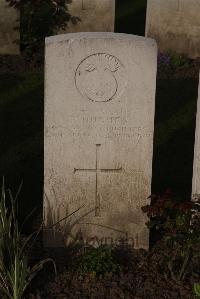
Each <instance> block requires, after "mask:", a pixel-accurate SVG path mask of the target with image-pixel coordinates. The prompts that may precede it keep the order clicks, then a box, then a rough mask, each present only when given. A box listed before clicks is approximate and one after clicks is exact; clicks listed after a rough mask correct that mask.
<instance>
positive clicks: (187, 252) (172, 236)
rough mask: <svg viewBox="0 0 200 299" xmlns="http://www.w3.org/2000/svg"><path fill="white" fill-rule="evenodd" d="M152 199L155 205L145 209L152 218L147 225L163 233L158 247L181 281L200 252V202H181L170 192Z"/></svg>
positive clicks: (172, 274) (154, 196)
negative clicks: (194, 257) (190, 263)
mask: <svg viewBox="0 0 200 299" xmlns="http://www.w3.org/2000/svg"><path fill="white" fill-rule="evenodd" d="M150 198H151V201H152V202H151V205H146V206H144V207H143V208H142V210H143V212H144V213H146V214H147V216H148V217H149V218H150V220H149V221H148V223H147V226H148V227H149V228H154V229H155V230H158V231H160V232H161V234H162V239H161V240H160V242H158V244H157V245H156V246H155V250H158V251H159V252H160V253H161V254H162V255H163V257H164V261H165V263H166V264H167V267H168V270H169V274H170V276H171V278H172V279H173V280H175V281H176V282H177V281H181V280H183V279H184V278H185V275H186V272H187V266H188V264H189V262H190V259H191V257H192V256H194V255H198V254H199V249H200V217H199V211H200V205H199V203H198V202H191V201H187V202H181V201H180V200H179V199H176V198H173V196H172V194H171V192H168V191H167V192H165V193H164V194H162V195H152V196H150Z"/></svg>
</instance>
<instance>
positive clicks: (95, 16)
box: [61, 0, 115, 33]
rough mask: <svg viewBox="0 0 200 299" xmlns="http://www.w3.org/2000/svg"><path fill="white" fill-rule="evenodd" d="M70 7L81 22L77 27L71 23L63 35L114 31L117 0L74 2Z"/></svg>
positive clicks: (81, 0) (75, 0)
mask: <svg viewBox="0 0 200 299" xmlns="http://www.w3.org/2000/svg"><path fill="white" fill-rule="evenodd" d="M68 7H69V12H70V13H71V15H72V16H77V17H79V18H80V19H81V21H80V22H78V23H77V24H76V25H74V24H72V23H71V22H69V23H68V26H67V27H66V29H65V30H63V31H64V32H63V33H67V32H68V33H69V32H113V31H114V24H115V0H73V1H72V3H71V4H69V5H68ZM61 33H62V32H61Z"/></svg>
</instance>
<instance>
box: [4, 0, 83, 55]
mask: <svg viewBox="0 0 200 299" xmlns="http://www.w3.org/2000/svg"><path fill="white" fill-rule="evenodd" d="M6 1H7V2H9V4H10V6H14V7H16V8H17V9H19V10H20V14H21V19H20V44H21V50H22V52H23V54H24V55H25V56H26V57H28V58H29V59H33V58H34V57H35V54H37V58H38V59H39V58H40V59H42V57H43V54H44V39H45V37H47V36H50V35H54V34H56V33H57V32H58V31H59V29H64V28H66V26H67V24H68V22H71V23H73V24H76V23H77V22H78V21H80V19H79V18H78V17H75V16H71V14H70V12H69V10H68V4H70V3H72V0H6Z"/></svg>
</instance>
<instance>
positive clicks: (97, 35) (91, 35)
mask: <svg viewBox="0 0 200 299" xmlns="http://www.w3.org/2000/svg"><path fill="white" fill-rule="evenodd" d="M81 39H118V40H127V41H128V40H132V41H136V42H139V41H141V42H144V43H148V44H149V46H154V47H157V43H156V41H155V40H154V39H152V38H146V37H144V36H138V35H133V34H126V33H113V32H78V33H67V34H59V35H54V36H49V37H46V38H45V43H46V44H51V43H59V42H63V41H68V40H81Z"/></svg>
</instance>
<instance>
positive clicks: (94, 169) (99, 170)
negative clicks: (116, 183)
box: [74, 144, 122, 216]
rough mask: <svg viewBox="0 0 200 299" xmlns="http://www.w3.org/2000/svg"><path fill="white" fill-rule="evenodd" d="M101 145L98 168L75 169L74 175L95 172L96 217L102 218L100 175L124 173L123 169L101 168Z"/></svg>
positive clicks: (97, 145) (97, 160)
mask: <svg viewBox="0 0 200 299" xmlns="http://www.w3.org/2000/svg"><path fill="white" fill-rule="evenodd" d="M100 146H101V144H96V167H95V168H93V169H92V168H88V169H81V168H74V173H75V172H77V171H89V172H95V174H96V177H95V187H96V188H95V216H100V194H99V188H98V178H99V174H100V173H101V172H106V173H110V172H111V173H118V172H121V171H122V167H120V168H115V169H107V168H101V167H100V165H99V150H100Z"/></svg>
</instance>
